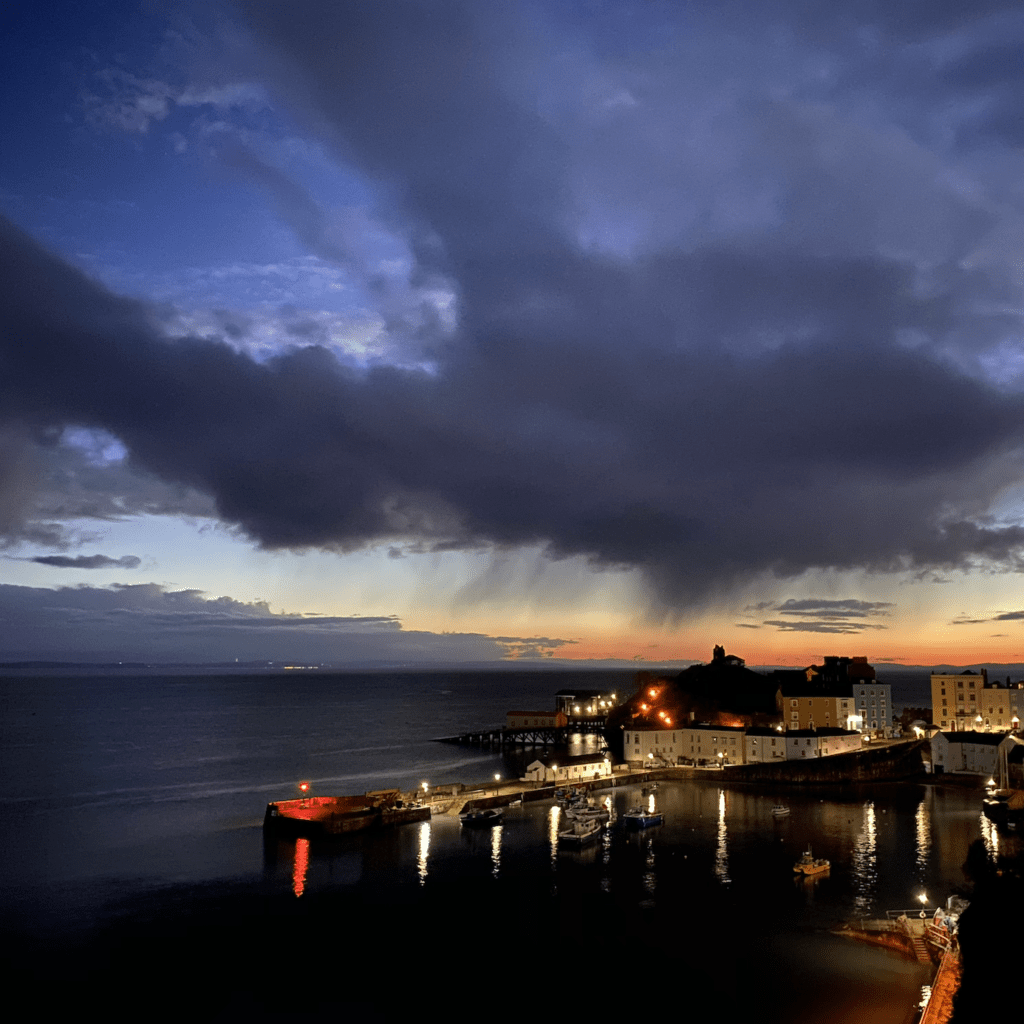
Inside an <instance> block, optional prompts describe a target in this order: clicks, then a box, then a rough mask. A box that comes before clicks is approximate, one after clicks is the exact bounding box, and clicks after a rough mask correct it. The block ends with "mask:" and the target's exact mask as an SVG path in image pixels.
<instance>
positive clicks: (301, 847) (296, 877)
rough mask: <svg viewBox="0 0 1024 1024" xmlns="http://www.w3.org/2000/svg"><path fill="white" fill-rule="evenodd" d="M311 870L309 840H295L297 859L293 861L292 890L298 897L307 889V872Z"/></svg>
mask: <svg viewBox="0 0 1024 1024" xmlns="http://www.w3.org/2000/svg"><path fill="white" fill-rule="evenodd" d="M308 870H309V840H308V839H304V838H301V837H300V838H299V839H296V840H295V860H294V861H293V863H292V892H293V893H295V895H296V897H299V896H301V895H302V894H303V893H304V892H305V891H306V872H307V871H308Z"/></svg>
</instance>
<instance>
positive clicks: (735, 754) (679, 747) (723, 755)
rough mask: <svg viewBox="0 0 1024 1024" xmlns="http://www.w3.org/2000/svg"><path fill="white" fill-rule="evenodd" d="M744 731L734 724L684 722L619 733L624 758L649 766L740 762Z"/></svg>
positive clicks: (634, 728)
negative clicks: (682, 724)
mask: <svg viewBox="0 0 1024 1024" xmlns="http://www.w3.org/2000/svg"><path fill="white" fill-rule="evenodd" d="M744 732H745V730H744V729H743V728H742V727H740V726H735V725H687V726H684V727H681V728H675V729H656V728H654V727H651V726H648V727H644V726H627V727H626V729H625V730H624V731H623V736H622V741H623V742H622V752H623V757H624V758H625V759H626V760H627V761H630V762H632V763H634V764H636V763H638V762H639V763H641V764H644V765H649V766H651V767H655V766H664V765H667V764H669V765H674V764H679V763H680V761H682V760H683V759H684V758H685V759H686V760H687V761H695V762H697V763H700V762H702V761H703V762H705V763H708V764H712V763H713V764H721V763H725V764H743V763H744V761H745V759H746V757H745V749H744V742H743V739H744Z"/></svg>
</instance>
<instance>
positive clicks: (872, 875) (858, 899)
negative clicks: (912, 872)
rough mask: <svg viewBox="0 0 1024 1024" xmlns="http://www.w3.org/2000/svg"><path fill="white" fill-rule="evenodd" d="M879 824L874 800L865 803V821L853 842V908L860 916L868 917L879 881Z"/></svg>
mask: <svg viewBox="0 0 1024 1024" xmlns="http://www.w3.org/2000/svg"><path fill="white" fill-rule="evenodd" d="M877 857H878V825H877V822H876V820H875V804H874V801H870V800H869V801H868V802H867V803H866V804H865V805H864V823H863V825H862V826H861V829H860V832H858V833H857V836H856V838H855V839H854V842H853V884H854V897H853V909H854V912H855V913H856V914H857V916H858V917H867V916H868V914H869V913H870V912H871V908H872V906H873V904H874V896H875V885H876V883H877V882H878V868H877Z"/></svg>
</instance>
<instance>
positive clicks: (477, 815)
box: [459, 807, 504, 828]
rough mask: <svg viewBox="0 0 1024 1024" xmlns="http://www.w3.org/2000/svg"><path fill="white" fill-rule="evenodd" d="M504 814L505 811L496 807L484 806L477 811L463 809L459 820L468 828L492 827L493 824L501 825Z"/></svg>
mask: <svg viewBox="0 0 1024 1024" xmlns="http://www.w3.org/2000/svg"><path fill="white" fill-rule="evenodd" d="M503 816H504V815H503V812H502V811H500V810H498V809H497V808H496V807H483V808H480V809H478V810H475V811H463V812H462V814H460V815H459V821H461V822H462V824H463V825H465V826H466V827H467V828H490V827H491V826H492V825H500V824H501V821H502V818H503Z"/></svg>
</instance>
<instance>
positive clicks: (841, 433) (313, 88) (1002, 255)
mask: <svg viewBox="0 0 1024 1024" xmlns="http://www.w3.org/2000/svg"><path fill="white" fill-rule="evenodd" d="M122 6H123V9H124V10H125V11H126V12H129V13H130V17H127V19H126V20H125V21H124V22H123V24H121V27H120V28H117V27H115V25H114V22H115V20H116V19H115V18H114V14H115V13H116V12H117V11H119V10H121V9H122ZM19 17H20V19H21V21H20V22H19V23H18V25H16V26H15V28H16V30H17V31H20V32H21V33H22V34H23V36H25V37H28V39H29V41H32V40H36V45H38V46H43V45H44V42H43V39H44V36H43V35H42V34H39V33H40V30H39V27H38V26H36V25H35V23H34V21H33V15H32V14H31V13H30V12H27V13H22V14H21V15H19ZM77 17H79V18H82V19H86V20H89V18H90V16H89V15H88V14H87V13H86V12H79V13H78V14H77ZM77 29H81V30H82V32H83V33H84V35H83V39H84V41H83V42H76V41H75V39H73V38H72V35H73V30H77ZM33 32H35V33H37V34H38V38H37V37H36V36H33V35H32V33H33ZM67 33H68V34H67V37H66V38H61V39H59V40H56V41H54V42H52V43H49V44H45V45H48V46H51V47H52V50H53V54H52V55H53V56H60V57H62V58H63V59H64V63H63V64H62V65H61V66H62V67H63V68H64V70H63V71H62V72H61V75H62V76H63V77H62V78H61V79H60V81H59V83H57V84H54V82H49V83H47V82H45V80H43V79H41V78H40V77H39V76H40V74H41V73H40V72H39V71H38V70H31V71H30V69H29V67H28V65H27V64H26V62H25V60H22V61H21V62H20V63H18V62H15V65H14V71H13V72H12V74H13V80H14V81H16V82H17V83H19V86H20V88H21V89H22V98H23V102H24V107H23V112H22V116H23V117H24V116H27V115H31V114H32V111H33V110H34V109H35V108H36V107H37V106H38V105H40V104H42V103H44V101H46V102H56V101H55V100H53V99H52V97H53V95H57V96H58V97H59V96H63V97H64V101H65V111H64V112H65V114H66V118H67V120H68V122H69V123H70V125H71V128H69V129H68V128H65V129H61V130H65V131H68V132H70V134H69V136H68V138H69V139H70V142H69V143H68V145H69V147H70V148H69V149H68V154H69V155H68V157H67V158H66V159H65V161H64V163H63V165H62V164H61V161H57V162H56V164H55V163H54V162H53V161H52V160H51V161H50V162H49V163H47V154H46V152H45V145H46V144H50V143H52V138H51V136H49V135H46V134H44V130H43V129H42V128H38V127H29V126H28V125H26V124H24V123H21V122H18V123H19V124H21V128H20V130H19V131H15V132H14V133H13V136H12V131H11V130H9V131H8V132H7V137H8V138H11V137H16V138H19V139H21V140H23V144H22V145H21V146H18V147H12V148H10V149H9V150H8V152H7V153H6V154H5V155H4V156H3V157H2V158H0V170H2V178H0V209H3V210H5V211H6V212H7V214H8V216H7V217H6V218H5V219H4V220H3V222H2V225H0V249H2V253H3V263H4V266H5V268H7V269H6V274H5V276H6V287H5V289H4V292H3V295H2V296H0V324H2V327H3V329H2V332H0V454H2V460H0V530H2V531H3V533H4V535H5V537H6V538H7V540H8V543H9V545H10V547H9V549H8V550H9V551H10V552H11V553H12V554H15V555H18V556H19V557H21V556H23V557H27V558H30V559H31V560H32V561H34V562H36V563H38V564H40V565H43V566H48V567H50V568H54V569H56V568H63V569H68V570H75V569H84V568H90V569H99V568H104V569H112V568H121V569H131V570H137V568H138V565H139V564H140V563H139V561H138V559H139V557H140V556H141V557H142V559H143V562H144V564H146V565H147V567H148V566H149V565H150V564H151V563H150V562H147V561H146V558H147V554H146V552H145V551H144V550H138V554H137V555H133V556H130V557H129V556H121V555H111V554H105V553H96V552H94V551H93V550H91V549H90V550H89V551H88V552H85V553H82V554H70V553H68V548H69V547H78V546H81V545H82V543H83V535H82V534H81V532H79V533H78V534H76V533H75V531H76V530H78V531H82V530H85V532H86V535H87V534H88V528H87V525H86V526H83V524H88V522H89V521H93V522H95V523H96V524H99V526H101V525H102V524H103V523H105V522H114V521H118V520H120V519H123V518H124V517H131V516H139V515H168V516H191V517H199V518H202V519H204V520H208V521H210V522H216V523H219V524H221V526H222V527H223V528H225V529H226V530H227V531H230V532H231V534H232V536H234V537H242V538H246V539H248V541H250V542H252V544H253V545H255V546H256V547H257V548H259V549H262V550H265V551H282V552H302V551H309V550H319V551H324V552H330V553H335V554H340V555H345V554H346V553H353V552H358V551H362V550H365V549H367V548H377V547H379V549H380V550H381V552H382V556H381V557H382V558H386V557H387V552H389V551H390V552H391V553H392V555H402V554H407V555H409V556H410V557H414V556H424V555H431V554H436V555H437V557H444V556H445V554H446V553H448V554H457V553H464V554H466V555H467V556H469V555H474V554H477V553H480V552H490V553H494V554H495V555H496V556H503V553H505V554H507V553H508V552H515V551H519V550H534V551H538V552H540V553H541V557H542V559H544V560H547V561H548V562H552V563H554V564H555V565H556V566H557V565H558V564H562V563H568V562H570V561H573V562H574V564H576V563H579V564H583V565H585V566H588V567H589V568H590V570H592V571H598V572H600V571H602V570H614V571H619V570H621V571H626V572H632V573H634V574H635V575H636V577H637V578H638V579H639V580H640V581H641V593H640V596H639V598H638V604H639V610H640V612H642V613H644V614H646V615H648V616H650V617H651V618H653V619H668V620H670V621H678V620H679V619H680V617H685V616H686V615H689V614H691V613H693V612H695V611H701V612H705V611H706V610H707V609H708V608H712V607H715V606H716V605H723V606H724V605H727V604H728V603H729V602H730V601H733V600H735V599H736V595H738V594H742V595H746V596H745V597H744V598H743V599H742V600H739V602H738V603H737V604H736V607H735V609H734V610H733V611H732V612H731V613H730V614H731V616H732V617H731V618H730V619H729V621H730V622H735V621H736V618H737V616H740V615H742V616H745V617H746V619H748V621H745V622H742V623H739V624H738V625H740V626H745V627H747V628H749V627H751V626H757V628H758V630H759V631H760V632H765V631H767V630H769V629H771V630H775V631H778V632H781V633H785V634H791V633H794V632H804V633H808V632H810V633H814V632H817V633H822V634H830V633H839V634H842V633H860V634H862V635H870V636H872V638H874V636H875V635H876V633H877V634H880V633H882V632H889V631H891V630H892V629H894V628H897V627H898V625H899V622H900V608H899V606H900V605H901V604H902V603H903V602H902V600H901V599H893V600H890V598H891V596H892V591H889V590H887V591H885V593H884V594H883V593H881V592H879V593H871V592H869V591H870V587H869V588H868V589H867V590H865V592H863V593H858V594H856V595H850V594H847V593H835V592H828V593H826V592H823V591H822V592H819V593H817V594H807V595H805V596H800V597H787V596H786V595H785V585H786V583H787V581H796V580H799V579H801V578H802V577H804V576H805V575H806V574H808V573H817V574H818V576H817V577H816V578H819V579H820V578H821V574H823V573H825V574H827V573H847V574H849V573H865V572H867V573H871V574H874V576H873V577H871V578H875V579H886V578H890V577H895V576H897V575H901V574H902V576H903V577H908V578H915V576H916V578H919V579H925V578H926V577H927V576H928V574H929V573H931V574H933V579H937V578H939V577H941V576H942V574H949V573H954V572H962V571H964V570H979V569H983V570H986V571H989V572H991V571H995V572H1002V571H1006V570H1010V571H1013V572H1017V571H1019V569H1020V567H1021V548H1022V544H1024V527H1022V526H1021V516H1020V509H1019V507H1018V506H1017V505H1016V504H1015V503H1013V502H1009V503H1008V502H1007V500H1006V499H1007V495H1008V494H1012V492H1013V491H1014V489H1015V488H1019V487H1020V485H1021V482H1022V479H1021V478H1022V466H1021V445H1022V441H1024V395H1022V388H1021V373H1022V370H1024V363H1022V361H1021V355H1020V353H1021V337H1020V335H1021V290H1022V276H1021V269H1020V259H1019V252H1020V245H1021V242H1022V241H1024V239H1022V234H1024V232H1022V226H1024V221H1022V216H1021V215H1022V207H1024V204H1022V200H1021V194H1020V190H1019V185H1018V183H1019V180H1020V171H1021V167H1020V163H1021V153H1022V150H1021V148H1020V144H1021V141H1022V139H1021V128H1020V122H1019V118H1017V117H1016V116H1015V114H1014V112H1015V111H1018V110H1019V109H1020V103H1021V102H1022V101H1024V71H1022V70H1021V66H1020V64H1019V61H1017V60H1015V59H1012V57H1011V54H1012V53H1015V52H1019V51H1018V47H1019V45H1020V43H1021V42H1022V36H1024V15H1022V14H1021V13H1020V11H1019V9H1018V7H1017V5H1014V4H1009V3H1005V4H1003V3H995V2H992V3H978V4H973V5H971V6H970V7H969V8H968V9H966V10H965V9H964V8H963V7H962V5H961V6H958V7H954V6H953V5H949V4H943V3H929V4H925V3H923V2H922V3H916V2H910V3H904V4H900V5H898V8H897V9H894V10H890V9H889V8H888V7H887V6H886V5H881V4H877V3H874V2H867V0H863V2H856V0H855V2H853V3H850V4H847V5H844V6H843V7H842V9H841V10H837V11H834V12H833V11H830V10H828V9H825V8H822V7H821V5H817V4H813V5H812V4H805V3H799V2H796V0H794V2H791V3H784V2H777V3H757V4H755V3H749V4H739V5H727V7H725V8H723V6H722V5H719V4H711V3H707V4H702V3H695V4H689V5H677V4H667V3H666V4H661V3H607V4H602V3H596V4H587V5H582V4H569V3H553V2H552V3H522V4H473V3H470V4H453V3H411V2H410V3H389V4H373V3H340V4H339V3H315V2H308V3H304V4H303V5H302V6H301V8H299V9H298V10H297V9H296V8H295V7H294V5H287V4H283V3H265V2H254V3H240V4H237V5H233V6H232V5H217V4H213V5H190V4H180V5H172V6H171V7H169V8H168V9H167V11H165V12H161V13H153V12H151V11H149V10H148V9H140V8H136V7H134V6H132V5H120V4H113V5H109V7H106V8H102V9H101V10H100V11H98V12H97V13H95V14H94V15H93V16H92V20H91V21H90V23H89V24H88V25H84V26H74V25H69V26H68V29H67ZM90 33H91V34H90ZM104 33H109V38H108V37H107V36H105V35H104ZM101 42H102V44H103V45H100V43H101ZM128 43H130V44H131V45H128ZM119 44H122V45H119ZM8 45H11V44H8ZM89 46H91V47H92V49H91V50H89V53H91V54H92V56H91V57H90V58H89V59H86V56H85V54H86V50H87V48H88V47H89ZM30 48H31V47H30ZM69 69H70V70H69ZM46 85H49V88H50V94H49V95H50V100H46V97H45V96H43V95H42V93H41V92H40V89H41V88H44V87H45V86H46ZM33 88H35V90H36V92H34V93H33V92H32V91H31V90H32V89H33ZM61 89H63V90H64V92H63V93H62V92H61V91H60V90H61ZM13 116H14V115H11V114H8V115H7V117H8V118H11V117H13ZM12 124H13V122H9V123H8V127H9V128H10V127H11V125H12ZM53 131H54V132H56V131H57V129H56V128H54V129H53ZM53 137H56V135H54V136H53ZM72 161H75V162H77V167H74V168H73V167H71V166H70V164H71V162H72ZM105 174H106V175H107V176H106V177H104V175H105ZM111 175H112V177H111ZM73 179H74V180H73ZM76 182H77V183H76ZM103 182H105V184H103ZM118 204H121V206H119V205H118ZM125 206H126V207H127V209H123V208H122V207H125ZM90 439H91V440H90ZM98 528H99V527H98ZM84 539H85V540H88V536H85V537H84ZM47 541H48V542H49V545H50V547H49V550H46V549H45V548H46V543H45V542H47ZM31 544H35V545H36V546H37V547H38V551H36V550H35V549H33V550H32V551H31V552H30V553H29V554H28V555H23V550H24V546H25V545H31ZM94 546H95V545H94ZM122 550H123V549H122ZM132 550H136V549H132ZM55 551H59V552H60V553H59V554H57V553H54V552H55ZM131 558H135V559H136V561H135V562H134V563H132V564H129V562H130V561H131ZM400 560H401V559H399V561H400ZM68 579H69V580H70V579H71V577H68ZM759 581H761V582H759ZM926 585H931V586H933V588H934V583H925V582H922V583H921V584H920V586H926ZM759 586H760V587H763V589H764V591H765V593H769V592H770V595H771V597H770V599H769V600H766V601H764V602H762V604H763V608H761V609H758V610H757V611H753V610H752V606H751V605H750V602H749V600H747V599H746V598H748V597H749V595H750V594H751V593H756V592H757V590H758V588H759ZM780 588H781V589H780ZM883 597H884V598H885V599H884V600H883V599H882V598H883ZM997 604H999V602H997V601H993V602H992V603H991V605H990V606H987V607H985V608H981V607H979V608H970V609H967V610H966V611H965V610H963V609H962V607H960V606H958V607H956V608H955V609H953V610H951V611H950V612H949V613H948V616H947V619H952V618H954V617H955V616H956V615H958V614H959V615H960V616H961V618H962V620H963V621H966V619H967V618H970V619H972V620H974V619H977V620H978V621H981V620H985V619H992V618H1002V619H1009V618H1012V616H1013V615H1015V614H1018V613H1014V612H1010V613H1009V614H1007V609H1005V608H997V607H995V606H996V605H997ZM744 608H746V609H747V611H746V612H745V611H744ZM634 611H636V609H634ZM570 622H571V616H567V620H566V626H565V629H566V631H567V632H568V633H569V635H573V633H572V629H573V627H572V626H571V625H570ZM865 631H867V632H866V633H865ZM499 632H500V633H502V634H503V635H502V637H501V643H503V644H508V645H511V649H515V650H524V651H531V652H532V651H534V650H536V649H539V648H538V645H537V643H536V642H535V641H538V640H539V641H540V645H541V646H543V645H544V644H545V643H546V644H549V645H554V648H558V647H560V646H561V645H563V644H564V641H560V640H551V639H550V637H548V638H538V637H534V638H532V639H531V638H529V637H527V638H517V637H514V636H510V635H505V634H507V633H508V632H509V631H508V630H502V629H498V630H495V634H494V635H495V636H497V634H498V633H499ZM748 635H753V634H752V633H751V634H748ZM704 646H705V644H704V642H703V641H702V642H701V645H700V647H699V649H696V650H695V651H694V653H693V655H692V656H704V655H705V654H706V652H705V651H704V650H703V647H704ZM554 648H552V647H551V646H549V647H547V648H546V649H547V650H548V651H550V650H552V649H554Z"/></svg>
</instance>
